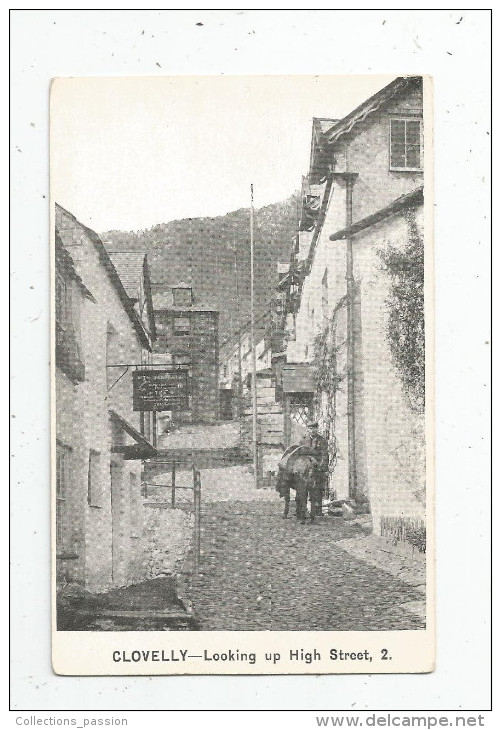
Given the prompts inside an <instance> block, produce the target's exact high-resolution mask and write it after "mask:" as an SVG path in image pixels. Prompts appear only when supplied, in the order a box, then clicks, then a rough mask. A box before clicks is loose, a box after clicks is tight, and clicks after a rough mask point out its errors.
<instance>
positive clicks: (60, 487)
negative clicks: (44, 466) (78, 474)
mask: <svg viewBox="0 0 501 730" xmlns="http://www.w3.org/2000/svg"><path fill="white" fill-rule="evenodd" d="M70 458H71V449H70V448H69V447H68V446H63V445H62V444H59V443H58V444H56V551H57V552H58V553H61V552H63V550H64V548H65V542H66V533H67V529H68V525H67V509H66V505H67V501H66V500H67V497H68V489H69V482H70Z"/></svg>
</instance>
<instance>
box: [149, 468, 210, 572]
mask: <svg viewBox="0 0 501 730" xmlns="http://www.w3.org/2000/svg"><path fill="white" fill-rule="evenodd" d="M152 463H154V464H155V465H157V464H158V465H161V464H165V465H166V466H170V467H171V472H170V473H171V483H170V484H157V483H156V482H143V496H144V497H145V498H146V499H147V498H148V487H151V488H154V489H170V490H171V499H170V506H171V509H176V490H178V489H187V490H189V491H193V513H194V521H193V572H194V574H195V575H198V572H199V569H200V534H201V524H200V513H201V506H202V480H201V477H200V471H199V470H198V469H197V468H196V466H195V464H192V467H191V469H192V475H193V482H192V485H190V486H185V485H181V484H176V462H175V461H157V460H156V459H155V461H154V462H152ZM149 505H150V506H155V503H154V502H150V503H149Z"/></svg>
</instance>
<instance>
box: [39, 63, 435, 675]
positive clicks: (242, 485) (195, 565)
mask: <svg viewBox="0 0 501 730" xmlns="http://www.w3.org/2000/svg"><path fill="white" fill-rule="evenodd" d="M50 109H51V111H50V113H51V119H50V124H51V140H50V145H51V221H50V225H51V240H52V263H53V267H52V271H53V275H52V294H53V299H52V302H53V317H52V346H53V363H52V392H53V408H52V414H53V416H52V466H53V470H52V505H53V509H52V528H53V529H52V533H53V543H52V544H53V571H52V576H53V586H52V588H53V593H52V595H53V639H52V645H53V667H54V671H55V672H56V673H58V674H63V675H99V674H101V675H112V674H120V675H125V674H130V675H134V674H138V675H148V674H308V673H311V674H336V673H369V674H376V673H396V672H431V671H433V669H434V665H435V620H434V591H435V586H434V534H433V505H434V482H433V469H434V458H433V445H434V430H433V403H434V398H433V221H432V210H433V189H432V184H433V177H432V165H433V162H432V160H433V155H432V145H433V137H432V135H433V129H432V82H431V79H430V78H428V77H424V76H417V75H408V74H405V73H403V74H402V75H400V76H397V75H393V76H370V75H367V76H315V77H314V76H256V77H253V76H241V77H238V76H233V77H226V76H221V77H217V76H200V77H188V76H184V77H183V76H178V77H155V78H151V77H122V78H121V77H114V78H106V77H103V78H58V79H54V80H53V82H52V88H51V105H50Z"/></svg>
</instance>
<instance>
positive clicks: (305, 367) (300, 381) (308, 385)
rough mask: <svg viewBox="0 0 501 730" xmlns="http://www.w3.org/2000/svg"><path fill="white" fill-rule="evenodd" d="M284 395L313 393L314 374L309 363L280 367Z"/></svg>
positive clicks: (289, 364)
mask: <svg viewBox="0 0 501 730" xmlns="http://www.w3.org/2000/svg"><path fill="white" fill-rule="evenodd" d="M282 390H283V392H284V393H314V392H315V374H314V371H313V367H312V366H311V364H310V363H288V364H286V365H283V366H282Z"/></svg>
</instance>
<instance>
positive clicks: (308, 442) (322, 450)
mask: <svg viewBox="0 0 501 730" xmlns="http://www.w3.org/2000/svg"><path fill="white" fill-rule="evenodd" d="M299 443H300V444H301V446H308V447H309V448H311V449H313V450H314V452H315V456H316V458H317V460H318V471H319V472H320V473H322V474H325V473H327V471H328V469H329V445H328V443H327V439H325V438H324V437H323V436H320V434H317V435H316V436H310V434H308V433H307V434H306V435H305V436H303V438H302V439H301V441H300V442H299Z"/></svg>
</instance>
